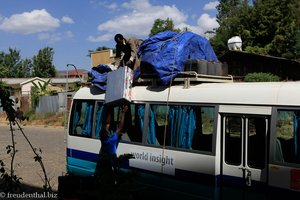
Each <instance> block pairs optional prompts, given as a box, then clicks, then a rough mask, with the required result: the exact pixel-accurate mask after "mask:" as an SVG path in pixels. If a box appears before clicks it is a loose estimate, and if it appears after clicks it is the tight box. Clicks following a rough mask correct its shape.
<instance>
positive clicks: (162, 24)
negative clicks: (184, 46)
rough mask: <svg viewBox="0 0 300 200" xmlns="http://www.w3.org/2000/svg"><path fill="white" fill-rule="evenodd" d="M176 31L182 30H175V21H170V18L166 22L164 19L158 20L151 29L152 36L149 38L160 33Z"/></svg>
mask: <svg viewBox="0 0 300 200" xmlns="http://www.w3.org/2000/svg"><path fill="white" fill-rule="evenodd" d="M167 30H169V31H174V32H178V33H179V32H180V31H181V30H180V29H175V28H174V23H173V20H172V19H170V18H167V19H166V20H163V19H156V20H155V21H154V24H153V26H152V28H151V31H150V34H149V37H151V36H153V35H155V34H157V33H159V32H163V31H167Z"/></svg>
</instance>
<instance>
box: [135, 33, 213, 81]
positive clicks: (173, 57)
mask: <svg viewBox="0 0 300 200" xmlns="http://www.w3.org/2000/svg"><path fill="white" fill-rule="evenodd" d="M138 55H139V57H140V60H141V68H142V67H143V65H147V66H151V68H153V69H154V71H155V72H156V74H157V75H158V77H159V79H160V80H161V81H162V83H163V84H165V85H167V84H168V83H169V82H170V81H171V79H173V78H174V77H176V76H177V74H178V72H182V71H184V68H185V63H186V61H187V60H188V59H204V60H208V61H217V60H218V58H217V56H216V54H215V52H214V51H213V48H212V47H211V45H210V43H209V41H208V40H207V39H206V38H204V37H202V36H200V35H197V34H195V33H192V32H183V33H176V32H172V31H165V32H160V33H158V34H156V35H154V36H152V37H150V38H149V39H147V40H145V41H144V42H143V43H142V44H141V45H140V47H139V50H138Z"/></svg>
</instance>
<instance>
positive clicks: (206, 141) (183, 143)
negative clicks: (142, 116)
mask: <svg viewBox="0 0 300 200" xmlns="http://www.w3.org/2000/svg"><path fill="white" fill-rule="evenodd" d="M166 113H168V115H167V120H166ZM213 125H214V107H200V106H184V105H171V106H169V108H168V107H167V106H166V105H151V106H150V111H149V127H148V135H147V144H152V145H160V146H163V145H165V146H169V147H176V148H182V149H191V150H202V151H210V152H211V151H212V135H213Z"/></svg>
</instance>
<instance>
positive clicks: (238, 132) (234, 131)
mask: <svg viewBox="0 0 300 200" xmlns="http://www.w3.org/2000/svg"><path fill="white" fill-rule="evenodd" d="M225 123H226V124H225V127H226V129H225V152H226V153H225V162H226V163H228V164H231V165H240V164H241V163H242V160H241V158H242V156H241V155H242V118H241V117H235V116H228V117H226V122H225Z"/></svg>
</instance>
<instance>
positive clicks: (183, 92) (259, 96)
mask: <svg viewBox="0 0 300 200" xmlns="http://www.w3.org/2000/svg"><path fill="white" fill-rule="evenodd" d="M168 96H169V98H168ZM74 99H96V100H104V99H105V93H104V92H101V90H98V89H97V88H95V87H94V86H91V87H84V88H81V89H80V90H78V92H77V93H76V94H75V96H74ZM132 101H134V102H166V101H169V102H179V103H205V104H239V105H291V106H299V105H300V82H256V83H249V82H248V83H246V82H238V83H237V82H234V83H201V84H197V85H191V86H190V88H188V89H184V87H183V86H182V85H175V86H170V87H167V86H158V87H151V86H135V87H133V88H132Z"/></svg>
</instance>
